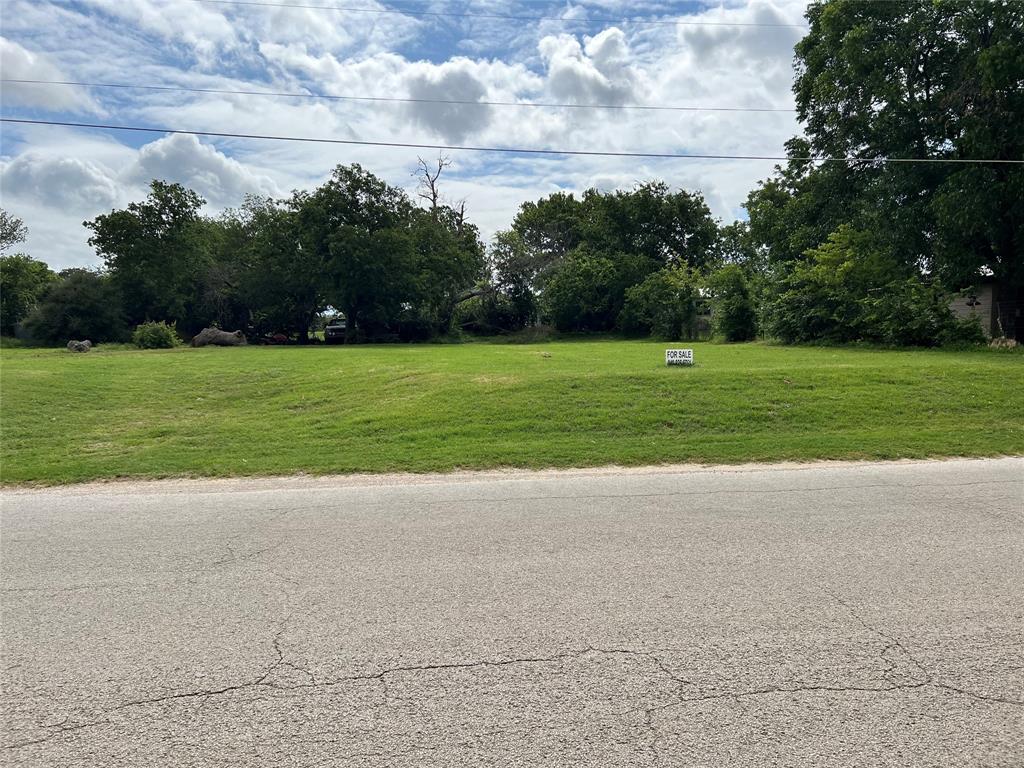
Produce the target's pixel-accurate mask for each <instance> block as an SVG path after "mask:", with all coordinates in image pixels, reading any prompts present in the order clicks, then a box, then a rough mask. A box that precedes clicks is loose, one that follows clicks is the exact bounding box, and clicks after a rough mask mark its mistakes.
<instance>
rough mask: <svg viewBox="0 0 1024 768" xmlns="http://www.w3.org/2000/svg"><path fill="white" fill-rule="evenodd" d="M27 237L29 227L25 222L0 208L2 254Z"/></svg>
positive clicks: (0, 251) (0, 249) (0, 252)
mask: <svg viewBox="0 0 1024 768" xmlns="http://www.w3.org/2000/svg"><path fill="white" fill-rule="evenodd" d="M26 237H28V228H27V227H26V226H25V222H24V221H22V220H21V219H19V218H18V217H17V216H12V215H11V214H9V213H8V212H7V211H5V210H4V209H3V208H0V254H2V253H3V252H4V251H6V250H7V249H8V248H10V247H11V246H12V245H17V244H18V243H22V242H24V241H25V238H26Z"/></svg>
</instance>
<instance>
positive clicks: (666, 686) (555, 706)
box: [0, 459, 1024, 768]
mask: <svg viewBox="0 0 1024 768" xmlns="http://www.w3.org/2000/svg"><path fill="white" fill-rule="evenodd" d="M2 514H3V518H2V566H0V567H2V576H3V596H2V600H3V606H2V607H3V642H4V647H3V661H2V670H3V671H2V678H0V682H2V684H3V690H2V706H3V719H4V726H3V732H2V735H0V741H2V744H3V749H2V751H0V763H2V764H4V765H10V766H48V767H53V766H139V767H147V768H152V767H154V766H176V767H177V766H229V765H230V766H676V765H680V766H708V767H709V768H710V767H712V766H714V767H718V766H770V765H778V766H815V767H818V766H857V767H858V768H863V767H864V766H901V767H902V766H943V767H945V766H1008V767H1009V766H1015V767H1018V768H1019V766H1021V765H1024V459H1000V460H988V461H946V462H908V463H895V464H851V465H815V466H788V467H787V466H774V467H765V468H754V467H739V468H732V469H728V468H718V469H711V468H708V469H679V470H668V469H663V470H647V471H626V472H618V473H616V472H610V471H602V472H583V471H580V472H562V473H555V472H551V473H536V474H530V473H513V474H499V473H494V474H488V475H468V474H467V475H464V476H451V477H419V478H408V477H399V478H395V477H391V478H350V479H344V478H332V479H314V478H293V479H287V480H250V481H195V482H192V481H188V482H185V481H180V482H167V483H150V484H112V485H107V486H101V485H92V486H81V487H72V488H63V489H49V490H40V491H22V490H16V491H6V492H4V494H3V508H2Z"/></svg>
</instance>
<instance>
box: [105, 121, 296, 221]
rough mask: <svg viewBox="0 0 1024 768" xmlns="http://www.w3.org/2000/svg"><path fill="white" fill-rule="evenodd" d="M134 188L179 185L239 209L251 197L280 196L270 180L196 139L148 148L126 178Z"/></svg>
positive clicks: (172, 139) (165, 140) (164, 142)
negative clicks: (154, 182)
mask: <svg viewBox="0 0 1024 768" xmlns="http://www.w3.org/2000/svg"><path fill="white" fill-rule="evenodd" d="M123 179H124V180H125V181H126V182H127V183H128V184H131V185H135V186H146V185H148V184H149V182H150V181H151V180H153V179H161V180H164V181H175V182H178V183H179V184H183V185H185V186H187V187H190V188H191V189H194V190H195V191H196V192H198V193H199V194H200V195H202V196H203V197H205V198H206V199H207V201H209V202H210V203H212V204H213V205H214V206H215V207H218V208H221V207H228V206H231V205H237V204H238V203H240V202H241V200H242V198H243V197H244V196H245V195H247V194H261V195H271V196H279V195H280V194H281V190H280V189H279V188H278V186H277V184H275V183H274V181H273V180H272V179H271V178H269V177H268V176H264V175H260V174H256V173H254V172H253V171H251V170H250V169H248V168H246V167H245V166H244V165H242V164H241V163H240V162H238V161H237V160H234V159H232V158H230V157H227V156H226V155H225V154H223V153H222V152H219V151H217V150H216V149H215V148H214V147H211V146H209V145H208V144H201V143H200V142H199V139H197V138H196V137H195V136H187V135H183V134H175V135H172V136H167V137H166V138H162V139H158V140H157V141H154V142H152V143H150V144H146V145H145V146H144V147H142V149H140V150H139V154H138V157H137V158H136V160H135V162H134V163H133V164H132V165H131V167H129V168H128V169H127V171H126V172H125V173H124V174H123Z"/></svg>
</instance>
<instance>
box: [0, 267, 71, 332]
mask: <svg viewBox="0 0 1024 768" xmlns="http://www.w3.org/2000/svg"><path fill="white" fill-rule="evenodd" d="M56 281H57V275H56V274H54V273H53V272H52V271H51V270H50V268H49V267H48V266H46V264H44V263H43V262H41V261H37V260H36V259H33V258H31V257H29V256H25V255H24V254H21V253H15V254H12V255H10V256H0V334H4V335H8V336H13V335H14V332H15V326H17V324H18V323H20V322H21V321H22V320H24V319H25V318H26V317H27V316H28V314H29V313H30V312H31V311H32V310H33V309H35V307H36V305H37V304H38V302H39V298H40V297H41V296H42V295H43V293H44V292H45V291H46V289H47V288H49V287H50V286H51V285H53V283H55V282H56Z"/></svg>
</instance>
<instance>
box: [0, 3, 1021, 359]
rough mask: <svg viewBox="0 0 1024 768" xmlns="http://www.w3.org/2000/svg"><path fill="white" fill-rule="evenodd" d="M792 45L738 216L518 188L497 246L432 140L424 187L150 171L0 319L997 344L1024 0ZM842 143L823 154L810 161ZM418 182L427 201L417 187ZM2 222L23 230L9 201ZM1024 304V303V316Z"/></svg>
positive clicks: (1013, 233)
mask: <svg viewBox="0 0 1024 768" xmlns="http://www.w3.org/2000/svg"><path fill="white" fill-rule="evenodd" d="M807 18H808V21H809V23H810V29H809V32H808V34H807V35H806V36H805V37H804V38H803V39H802V40H801V41H800V42H799V43H798V44H797V46H796V50H795V68H796V79H795V82H794V93H795V95H796V103H797V110H798V116H799V119H800V121H801V124H802V126H803V134H802V135H801V136H798V137H795V138H793V139H792V140H791V141H790V142H788V144H787V154H788V156H789V157H790V158H791V159H790V160H789V161H788V162H787V163H785V164H783V165H780V166H778V167H777V168H776V170H775V172H774V173H773V175H772V176H771V177H770V178H768V179H766V180H765V181H763V182H761V183H760V184H759V185H758V187H757V188H756V189H755V190H754V191H752V192H751V193H750V195H749V196H748V199H747V201H746V210H747V213H748V217H749V218H748V219H747V220H746V221H738V222H733V223H731V224H728V225H722V224H720V223H719V222H718V221H716V220H715V219H714V217H713V216H712V215H711V212H710V211H709V209H708V206H707V204H706V202H705V200H704V198H703V197H702V195H701V194H700V193H698V192H690V191H685V190H678V189H673V188H672V187H671V186H670V185H669V184H667V183H665V182H663V181H649V182H644V183H640V184H637V185H636V186H635V187H634V188H633V189H632V190H628V191H614V192H602V191H599V190H594V189H591V190H588V191H586V192H584V193H583V194H582V195H580V196H577V195H574V194H569V193H561V192H560V193H555V194H552V195H549V196H547V197H544V198H542V199H540V200H536V201H532V202H527V203H525V204H523V205H522V206H521V207H520V209H519V211H518V212H517V213H516V215H515V216H514V218H513V220H512V222H511V226H510V227H509V228H508V229H507V230H505V231H502V232H498V233H497V234H496V235H495V236H494V237H493V238H492V240H491V242H490V243H489V244H487V245H485V244H484V243H482V242H481V239H480V234H479V231H478V229H477V228H476V227H475V226H474V225H473V224H471V223H470V222H469V221H468V220H467V217H466V205H465V204H464V203H462V204H450V203H447V202H445V200H444V197H443V195H442V194H441V192H440V188H439V185H440V184H441V176H442V172H443V171H444V169H445V168H446V167H447V165H448V161H447V159H446V158H443V157H442V158H439V159H438V161H437V163H436V164H434V163H430V164H428V163H425V162H424V161H422V160H421V161H420V167H419V174H420V181H421V184H420V189H419V190H418V194H417V197H418V201H417V200H414V199H413V198H411V197H410V196H409V195H408V194H407V193H406V192H404V191H403V190H401V189H398V188H396V187H393V186H390V185H388V184H386V183H385V182H384V181H382V180H381V179H379V178H377V177H376V176H374V175H373V174H372V173H370V172H369V171H367V170H365V169H363V168H361V167H360V166H358V165H351V166H339V167H338V168H336V169H335V170H334V172H333V173H332V175H331V176H330V178H329V179H328V180H327V181H326V182H325V183H324V184H322V185H321V186H319V187H317V188H316V189H313V190H311V191H297V192H294V193H293V194H292V195H291V196H290V197H288V198H286V199H283V200H276V199H270V198H259V197H250V198H247V199H246V200H245V201H244V202H242V203H241V205H240V206H239V207H238V208H237V209H233V210H229V211H226V212H224V213H223V214H221V215H219V216H216V217H210V216H204V215H203V213H202V207H203V204H204V202H203V200H202V198H200V197H199V195H197V194H196V193H195V192H193V191H191V190H189V189H186V188H184V187H182V186H180V185H177V184H170V183H166V182H163V181H154V182H153V184H152V186H151V188H150V193H149V195H148V197H147V198H146V199H145V200H143V201H139V202H135V203H132V204H130V205H129V206H127V208H125V209H124V210H116V211H112V212H110V213H109V214H104V215H101V216H98V217H96V218H95V219H93V220H92V221H89V222H86V223H85V226H86V227H87V228H88V230H89V232H90V239H89V242H90V244H91V245H92V246H93V247H94V248H95V249H96V252H97V254H98V255H99V256H100V257H101V258H102V261H103V267H102V269H100V270H97V271H87V270H67V271H65V272H63V273H61V274H60V275H54V274H53V273H52V272H50V271H49V269H48V268H47V267H46V265H44V264H41V263H40V262H36V261H34V260H32V259H30V258H28V257H26V256H23V255H14V256H4V257H3V260H2V262H0V280H2V300H3V306H2V307H0V314H2V318H0V319H2V325H3V328H2V332H3V333H4V334H9V333H12V332H13V331H14V330H15V326H19V327H21V329H22V330H23V332H25V333H27V334H28V335H31V336H34V337H36V338H38V339H40V340H49V341H56V342H61V343H63V341H64V340H66V339H67V338H71V337H84V336H89V337H91V338H93V339H94V340H104V339H120V338H125V337H126V336H127V334H128V332H129V331H130V329H131V328H132V327H133V326H135V325H137V324H140V323H144V322H146V321H152V320H158V321H165V322H169V323H172V324H173V325H174V327H175V328H176V329H177V331H178V333H179V334H181V335H182V336H188V335H190V334H193V333H195V332H197V331H198V330H199V329H201V328H202V327H204V326H207V325H216V326H218V327H221V328H225V329H231V330H234V329H236V328H238V329H242V330H244V331H245V332H246V334H248V335H250V336H252V337H259V336H262V335H266V334H274V333H283V334H285V335H288V336H290V337H292V338H294V339H296V340H298V341H301V342H305V341H308V340H310V338H311V336H312V330H313V328H314V327H315V326H316V324H317V323H318V322H319V321H320V319H321V318H322V317H323V316H324V313H328V312H340V313H343V314H344V315H345V317H346V318H347V333H348V340H349V341H353V342H354V341H387V340H416V339H428V338H432V337H436V336H441V335H445V334H452V333H474V334H501V333H512V332H515V331H517V330H520V329H523V328H525V327H527V326H530V325H533V324H536V323H544V324H549V325H551V326H553V327H555V328H557V329H559V330H561V331H572V332H618V333H624V334H637V335H643V334H649V335H654V336H658V337H663V338H671V339H680V338H693V337H694V336H695V335H696V334H697V333H698V328H699V320H700V319H701V318H704V317H707V316H708V315H710V317H711V318H712V321H713V323H714V330H715V332H716V333H718V334H719V335H720V336H721V337H723V338H724V339H726V340H744V339H750V338H753V337H755V335H757V334H758V333H760V334H761V335H764V336H767V337H771V338H775V339H779V340H782V341H784V342H813V341H825V342H849V341H870V342H879V343H885V344H896V345H908V344H913V345H934V344H939V343H956V342H971V341H980V340H982V338H983V336H982V333H981V329H980V327H979V326H978V325H977V323H975V322H973V321H959V320H956V319H955V318H954V316H953V314H952V313H951V311H950V308H949V302H950V298H951V296H952V295H953V294H954V293H956V292H958V291H961V290H966V289H970V288H971V287H972V286H975V285H976V284H977V283H978V282H979V281H981V280H985V279H987V280H991V281H992V282H993V283H994V285H995V296H996V299H997V301H998V302H999V305H1000V307H1002V308H1003V309H1004V310H1006V309H1007V308H1009V310H1008V311H1001V313H1000V318H999V320H1000V324H1001V328H1002V331H1003V332H1004V333H1006V334H1007V335H1011V336H1012V335H1014V334H1016V335H1018V336H1020V335H1021V334H1022V333H1024V321H1021V320H1016V318H1017V317H1018V316H1019V314H1020V312H1021V309H1020V307H1021V306H1022V303H1021V300H1022V299H1024V289H1022V286H1024V267H1022V264H1024V235H1022V222H1024V168H1022V167H1021V166H1020V165H1012V164H984V163H973V162H962V163H959V162H950V163H942V162H930V163H913V162H910V163H905V162H893V161H894V160H906V159H912V158H931V159H933V160H952V161H964V160H972V159H995V160H1021V159H1024V131H1022V130H1021V129H1020V126H1021V121H1020V116H1021V115H1022V114H1024V14H1020V13H1019V9H1017V8H1015V7H1014V6H1013V4H1012V3H1011V2H965V3H861V2H856V1H855V0H830V1H829V2H824V3H818V4H814V5H812V6H811V7H810V8H809V9H808V12H807ZM815 157H828V158H843V159H837V160H831V161H827V162H819V161H814V160H809V159H808V158H815ZM417 202H418V203H419V204H417ZM2 224H3V241H4V242H3V243H0V244H2V245H4V246H6V247H9V246H10V244H11V243H13V242H17V241H18V239H20V238H21V237H22V236H23V234H24V233H23V231H22V229H23V227H22V229H19V228H18V226H17V225H19V224H20V222H17V220H14V219H12V217H9V216H7V215H6V214H4V219H3V222H2ZM1015 312H1016V314H1014V313H1015Z"/></svg>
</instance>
